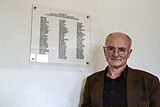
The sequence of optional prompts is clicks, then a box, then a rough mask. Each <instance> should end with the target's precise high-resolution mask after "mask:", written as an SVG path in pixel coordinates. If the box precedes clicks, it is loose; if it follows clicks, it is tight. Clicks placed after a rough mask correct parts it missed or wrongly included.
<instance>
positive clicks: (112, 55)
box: [103, 32, 132, 68]
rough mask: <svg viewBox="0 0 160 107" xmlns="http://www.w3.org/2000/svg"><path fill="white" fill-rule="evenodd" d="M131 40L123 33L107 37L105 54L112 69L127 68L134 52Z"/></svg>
mask: <svg viewBox="0 0 160 107" xmlns="http://www.w3.org/2000/svg"><path fill="white" fill-rule="evenodd" d="M131 44H132V40H131V38H130V37H129V36H128V35H126V34H124V33H121V32H115V33H111V34H109V35H108V36H107V37H106V40H105V46H104V47H103V49H104V54H105V57H106V60H107V62H108V65H109V66H110V67H116V68H117V67H122V66H126V64H127V60H128V58H129V56H130V54H131V52H132V49H131Z"/></svg>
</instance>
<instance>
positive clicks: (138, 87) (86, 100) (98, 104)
mask: <svg viewBox="0 0 160 107" xmlns="http://www.w3.org/2000/svg"><path fill="white" fill-rule="evenodd" d="M131 45H132V40H131V38H130V37H129V36H128V35H126V34H124V33H121V32H114V33H111V34H109V35H108V36H107V37H106V40H105V46H104V47H103V50H104V55H105V58H106V61H107V62H108V66H107V67H106V68H105V70H103V71H100V72H96V73H94V74H92V75H90V76H88V77H87V80H86V84H85V87H84V92H83V100H82V104H81V107H160V82H159V79H158V77H156V76H154V75H153V74H150V73H148V72H146V71H141V70H138V69H132V68H130V67H129V66H128V65H127V60H128V58H129V57H130V54H131V53H132V49H131Z"/></svg>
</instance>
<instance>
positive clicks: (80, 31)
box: [76, 22, 86, 59]
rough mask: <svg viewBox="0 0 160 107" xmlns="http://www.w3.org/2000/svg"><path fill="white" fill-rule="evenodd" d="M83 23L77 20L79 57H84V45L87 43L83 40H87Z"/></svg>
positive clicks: (77, 55)
mask: <svg viewBox="0 0 160 107" xmlns="http://www.w3.org/2000/svg"><path fill="white" fill-rule="evenodd" d="M83 27H84V26H83V25H82V23H80V22H77V51H76V53H77V54H76V57H77V59H84V54H83V52H84V49H83V48H84V47H85V45H84V44H83V41H84V40H85V38H84V37H85V36H86V35H85V34H84V33H83V31H84V29H83Z"/></svg>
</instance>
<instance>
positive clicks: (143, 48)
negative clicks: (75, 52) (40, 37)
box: [0, 0, 160, 107]
mask: <svg viewBox="0 0 160 107" xmlns="http://www.w3.org/2000/svg"><path fill="white" fill-rule="evenodd" d="M32 4H37V5H44V6H48V7H53V8H59V9H65V10H70V11H75V12H80V13H86V14H89V15H90V16H91V36H90V62H91V66H90V69H87V68H83V67H76V66H72V67H71V66H63V65H54V64H31V63H29V52H30V34H31V12H32V11H31V10H32ZM159 19H160V0H1V1H0V49H1V50H0V61H1V62H0V107H78V104H79V100H80V93H81V88H82V83H83V80H84V78H85V77H86V76H87V75H89V74H91V73H93V72H96V71H98V70H102V69H104V68H105V66H106V64H107V63H106V61H105V59H104V56H103V50H102V46H103V43H104V38H105V36H106V35H107V34H108V33H111V32H113V31H122V32H125V33H127V34H128V35H130V36H131V38H132V39H133V53H132V55H131V58H130V60H129V62H128V63H129V65H130V66H131V67H134V68H139V69H143V70H147V71H149V72H151V73H153V74H155V75H157V76H159V77H160V73H159V70H160V61H159V60H160V56H159V55H160V30H159V28H160V20H159Z"/></svg>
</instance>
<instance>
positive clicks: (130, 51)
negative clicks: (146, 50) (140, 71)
mask: <svg viewBox="0 0 160 107" xmlns="http://www.w3.org/2000/svg"><path fill="white" fill-rule="evenodd" d="M131 53H132V49H130V50H129V54H128V58H129V57H130V55H131Z"/></svg>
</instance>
